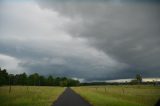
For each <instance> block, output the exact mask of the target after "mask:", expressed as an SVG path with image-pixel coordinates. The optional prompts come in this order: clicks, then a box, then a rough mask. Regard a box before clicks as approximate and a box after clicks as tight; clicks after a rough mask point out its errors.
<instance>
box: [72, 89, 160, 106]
mask: <svg viewBox="0 0 160 106" xmlns="http://www.w3.org/2000/svg"><path fill="white" fill-rule="evenodd" d="M73 90H75V91H76V92H77V93H79V94H80V95H81V96H82V97H84V98H85V99H86V100H87V101H89V102H90V103H91V104H93V105H94V106H154V104H155V103H156V101H157V100H158V99H159V98H160V87H153V86H99V87H97V86H89V87H75V88H73Z"/></svg>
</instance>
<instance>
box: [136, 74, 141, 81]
mask: <svg viewBox="0 0 160 106" xmlns="http://www.w3.org/2000/svg"><path fill="white" fill-rule="evenodd" d="M136 80H137V82H138V83H142V76H141V75H140V74H137V75H136Z"/></svg>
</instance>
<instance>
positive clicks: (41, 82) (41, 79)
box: [39, 76, 47, 86]
mask: <svg viewBox="0 0 160 106" xmlns="http://www.w3.org/2000/svg"><path fill="white" fill-rule="evenodd" d="M39 81H40V86H45V85H47V84H46V82H47V81H46V78H45V77H44V76H39Z"/></svg>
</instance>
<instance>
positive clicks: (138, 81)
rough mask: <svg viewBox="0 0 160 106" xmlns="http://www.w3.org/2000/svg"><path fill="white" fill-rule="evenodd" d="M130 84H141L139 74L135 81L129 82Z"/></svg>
mask: <svg viewBox="0 0 160 106" xmlns="http://www.w3.org/2000/svg"><path fill="white" fill-rule="evenodd" d="M130 83H131V84H140V83H142V76H141V75H140V74H137V75H136V77H135V79H133V80H131V82H130Z"/></svg>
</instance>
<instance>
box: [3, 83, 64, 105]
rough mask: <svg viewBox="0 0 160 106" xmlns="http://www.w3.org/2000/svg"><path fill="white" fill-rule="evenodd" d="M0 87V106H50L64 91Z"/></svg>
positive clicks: (37, 87)
mask: <svg viewBox="0 0 160 106" xmlns="http://www.w3.org/2000/svg"><path fill="white" fill-rule="evenodd" d="M8 91H9V86H3V87H0V106H51V104H52V103H53V102H54V101H55V100H56V99H57V98H58V96H59V95H60V94H61V93H62V92H63V91H64V88H63V87H42V86H28V87H27V86H12V90H11V93H9V92H8Z"/></svg>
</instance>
